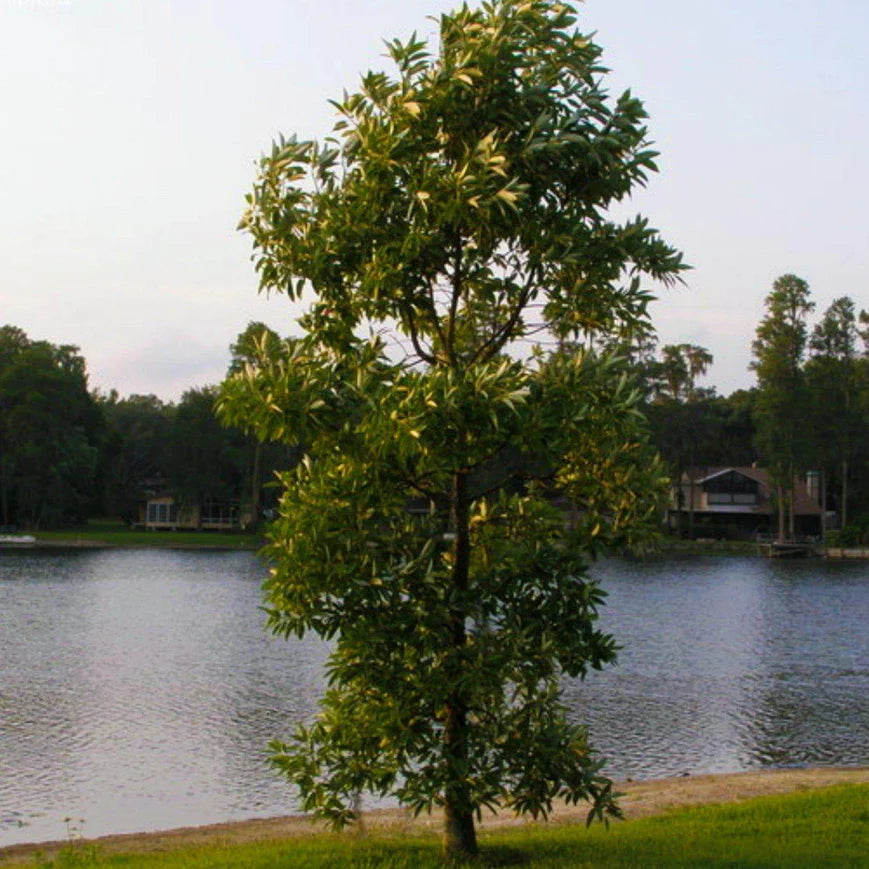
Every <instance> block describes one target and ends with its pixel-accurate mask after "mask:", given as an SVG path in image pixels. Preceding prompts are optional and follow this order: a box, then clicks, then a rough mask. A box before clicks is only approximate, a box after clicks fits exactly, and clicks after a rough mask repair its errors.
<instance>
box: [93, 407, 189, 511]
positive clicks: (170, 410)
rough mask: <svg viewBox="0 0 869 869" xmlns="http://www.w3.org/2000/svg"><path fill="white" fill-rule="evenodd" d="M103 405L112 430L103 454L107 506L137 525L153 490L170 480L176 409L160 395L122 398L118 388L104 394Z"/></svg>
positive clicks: (107, 425) (107, 422)
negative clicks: (173, 420)
mask: <svg viewBox="0 0 869 869" xmlns="http://www.w3.org/2000/svg"><path fill="white" fill-rule="evenodd" d="M101 407H102V411H103V415H104V416H105V419H106V428H107V435H106V438H105V440H104V443H103V450H102V457H101V465H102V479H103V503H104V507H105V510H106V511H107V513H108V514H109V515H112V516H120V517H121V518H122V519H123V520H124V521H125V522H127V523H130V524H132V523H133V522H135V521H137V517H138V507H139V504H140V502H141V501H143V500H145V499H146V498H147V493H148V490H149V489H151V488H152V487H154V486H159V485H162V484H163V483H164V482H165V480H166V478H167V468H168V466H169V458H168V455H167V452H168V449H169V433H170V431H171V429H172V418H173V414H174V412H175V408H174V406H173V405H171V404H168V405H167V404H165V403H164V402H163V401H161V400H160V399H159V398H158V397H157V396H156V395H130V396H129V397H127V398H119V396H118V394H117V393H116V392H114V391H112V392H111V393H110V394H109V395H108V396H105V397H104V398H102V400H101Z"/></svg>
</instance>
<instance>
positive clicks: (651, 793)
mask: <svg viewBox="0 0 869 869" xmlns="http://www.w3.org/2000/svg"><path fill="white" fill-rule="evenodd" d="M836 784H869V767H818V768H812V769H776V770H763V771H759V772H741V773H730V774H724V775H700V776H685V777H680V778H671V779H657V780H654V781H641V782H619V783H618V790H619V791H620V792H621V793H622V794H623V795H624V796H623V797H622V798H621V800H620V802H621V805H622V808H623V809H624V811H625V816H626V817H627V818H639V817H643V816H647V815H654V814H659V813H661V812H665V811H667V810H668V809H672V808H679V807H682V806H690V805H701V804H710V803H721V802H733V801H738V800H745V799H750V798H752V797H758V796H765V795H767V794H784V793H790V792H792V791H798V790H806V789H809V788H820V787H828V786H830V785H836ZM586 811H587V809H586V808H585V807H584V806H583V805H579V806H571V807H559V808H558V810H557V811H556V812H555V813H554V815H553V821H554V822H556V823H558V822H562V823H570V822H577V821H582V822H584V820H585V815H586ZM528 823H534V822H533V821H530V820H527V819H517V818H515V817H513V816H512V815H509V814H500V815H494V816H492V815H490V816H488V817H484V819H483V822H482V824H481V827H482V828H484V829H485V828H489V829H491V828H492V827H502V826H512V825H517V824H528ZM362 826H363V828H364V829H368V830H371V829H377V828H400V829H414V828H416V829H426V828H435V829H439V828H440V818H439V817H438V815H437V814H434V815H431V816H423V817H421V818H417V819H413V818H411V817H410V815H409V814H408V813H407V812H405V811H403V810H401V809H382V810H378V811H371V812H366V813H365V815H364V816H363V819H362ZM322 829H323V827H322V826H319V825H316V824H314V823H312V822H311V821H310V820H308V819H307V818H306V817H303V816H299V815H290V816H285V817H279V818H255V819H251V820H247V821H233V822H228V823H222V824H208V825H206V826H201V827H181V828H178V829H174V830H163V831H159V832H153V833H126V834H122V835H114V836H103V837H100V838H98V839H93V840H88V841H93V842H96V843H98V844H99V846H100V850H101V851H102V852H103V853H105V854H111V853H148V852H155V851H170V850H174V849H177V848H184V847H187V846H191V845H224V846H231V845H241V844H244V843H247V842H257V841H266V840H274V839H287V838H292V837H295V836H309V835H313V834H316V833H318V832H320V831H321V830H322ZM68 844H69V843H68V842H65V841H60V842H38V843H37V842H35V843H29V844H19V845H10V846H8V847H5V848H0V865H11V864H14V863H21V862H25V861H28V860H30V859H31V858H32V857H33V855H34V854H37V853H39V854H41V855H42V856H43V857H49V858H50V857H51V855H52V854H53V853H56V852H57V851H58V850H59V849H60V848H62V847H64V846H66V845H68Z"/></svg>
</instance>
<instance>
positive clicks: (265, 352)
mask: <svg viewBox="0 0 869 869" xmlns="http://www.w3.org/2000/svg"><path fill="white" fill-rule="evenodd" d="M279 351H280V336H279V335H278V334H277V332H275V331H274V330H273V329H270V328H269V327H268V326H266V325H265V323H260V322H258V321H255V320H252V321H251V322H249V323H248V324H247V326H246V327H245V329H244V331H243V332H241V333H239V335H238V337H237V338H236V339H235V341H234V342H233V343H232V344H230V346H229V353H230V361H229V369H228V371H227V376H228V377H231V376H232V375H234V374H238V373H240V372H242V371H243V370H244V369H245V367H249V366H255V365H256V364H257V360H258V359H260V358H261V357H266V358H269V357H273V356H274V355H275V354H276V353H278V352H279ZM249 441H250V455H251V472H250V516H251V521H252V522H253V524H254V525H256V524H257V523H258V522H259V520H260V516H261V513H262V506H263V482H262V481H263V478H264V476H265V474H267V473H268V474H270V475H273V474H274V472H275V471H276V470H277V469H278V468H279V467H281V466H282V462H283V463H284V465H283V466H290V467H292V466H293V465H294V464H296V462H298V461H299V459H300V458H301V455H299V453H300V452H301V450H299V449H298V448H296V449H291V450H290V451H289V455H287V454H286V453H287V451H286V448H284V449H283V450H281V449H276V445H275V444H267V443H263V441H261V440H260V439H259V438H258V437H252V438H249Z"/></svg>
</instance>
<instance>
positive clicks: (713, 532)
mask: <svg viewBox="0 0 869 869" xmlns="http://www.w3.org/2000/svg"><path fill="white" fill-rule="evenodd" d="M813 479H814V478H813V477H811V476H810V477H809V478H808V480H801V479H797V480H795V481H794V526H795V530H796V533H797V534H799V535H816V534H820V533H821V505H820V501H819V498H818V496H817V491H816V487H815V486H813V485H811V481H812V480H813ZM775 494H776V487H775V485H774V484H773V483H772V482H771V480H770V476H769V471H768V470H767V469H766V468H757V467H753V466H752V467H701V468H689V469H688V470H686V471H684V472H683V474H682V478H681V480H680V481H679V484H678V485H677V486H674V489H673V497H672V503H671V505H670V509H669V510H668V515H667V524H668V527H669V528H670V529H671V530H676V529H679V528H684V527H686V524H687V522H688V521H689V517H690V518H691V519H693V526H694V533H695V535H696V536H705V537H747V536H754V535H756V534H759V533H763V534H769V533H772V532H773V531H774V530H775V527H776V523H777V519H776V517H777V508H776V501H775ZM692 514H693V515H692Z"/></svg>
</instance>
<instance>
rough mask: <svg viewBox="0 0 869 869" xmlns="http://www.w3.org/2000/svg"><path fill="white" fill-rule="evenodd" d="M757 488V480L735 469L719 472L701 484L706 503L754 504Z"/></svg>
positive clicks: (758, 486) (758, 485)
mask: <svg viewBox="0 0 869 869" xmlns="http://www.w3.org/2000/svg"><path fill="white" fill-rule="evenodd" d="M759 488H760V484H759V483H758V482H757V480H752V479H751V477H746V476H743V475H742V474H737V473H736V472H735V471H728V472H727V473H726V474H720V475H719V476H717V477H714V478H713V479H711V480H707V481H706V482H705V483H704V484H703V491H704V492H706V503H707V504H741V505H750V504H756V503H757V496H758V490H759Z"/></svg>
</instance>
